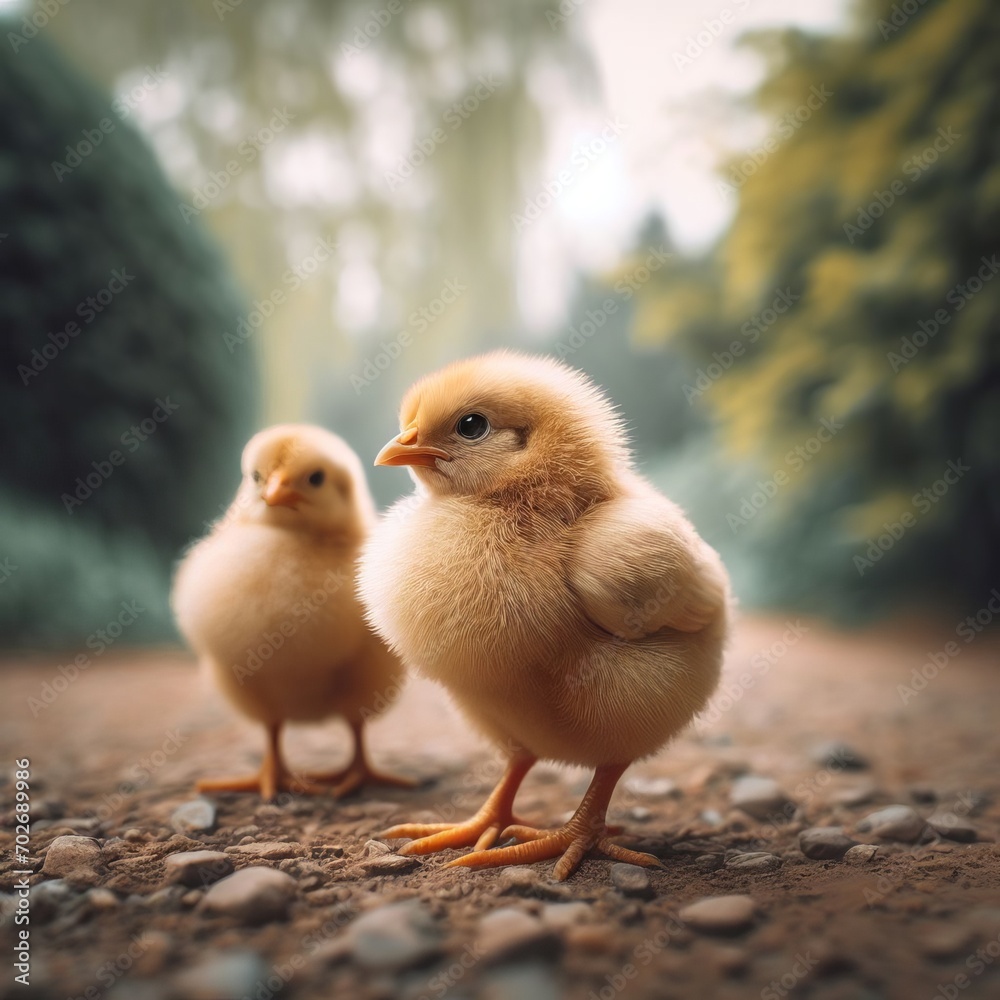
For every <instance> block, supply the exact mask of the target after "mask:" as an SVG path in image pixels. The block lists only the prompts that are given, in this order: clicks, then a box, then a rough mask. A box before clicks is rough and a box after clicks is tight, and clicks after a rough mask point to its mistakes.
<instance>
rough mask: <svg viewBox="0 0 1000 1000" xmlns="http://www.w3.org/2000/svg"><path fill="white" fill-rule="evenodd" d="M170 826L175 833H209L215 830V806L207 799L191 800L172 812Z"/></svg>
mask: <svg viewBox="0 0 1000 1000" xmlns="http://www.w3.org/2000/svg"><path fill="white" fill-rule="evenodd" d="M170 824H171V826H173V828H174V830H176V831H177V833H185V834H190V833H211V832H212V831H213V830H214V829H215V806H214V805H213V804H212V803H211V802H210V801H209V800H208V799H191V801H190V802H185V803H183V804H182V805H179V806H178V807H177V808H176V809H175V810H174V811H173V813H172V814H171V816H170ZM125 838H126V840H127V839H128V833H126V834H125Z"/></svg>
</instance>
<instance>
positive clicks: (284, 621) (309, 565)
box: [173, 425, 402, 798]
mask: <svg viewBox="0 0 1000 1000" xmlns="http://www.w3.org/2000/svg"><path fill="white" fill-rule="evenodd" d="M243 464H244V480H243V483H242V484H241V486H240V490H239V492H238V493H237V496H236V499H235V500H234V501H233V504H232V505H231V507H230V508H229V510H228V511H227V512H226V514H225V515H224V516H223V517H222V518H221V519H220V521H219V522H218V524H216V525H215V527H214V528H213V530H212V531H211V533H210V534H209V535H208V536H207V537H206V538H204V539H203V540H202V541H200V542H199V543H197V544H196V545H195V546H194V547H193V548H192V549H191V550H190V551H189V552H188V554H187V556H186V557H185V559H184V561H183V562H182V564H181V566H180V567H179V569H178V572H177V576H176V580H175V584H174V591H173V607H174V612H175V615H176V618H177V623H178V626H179V628H180V630H181V633H182V634H183V635H184V637H185V639H186V640H187V641H188V643H189V644H190V646H191V648H192V649H193V650H194V651H195V652H196V654H197V655H198V657H199V660H200V662H201V664H202V666H203V667H204V668H206V669H208V670H209V671H210V672H211V675H212V677H213V679H214V680H215V682H216V683H217V684H218V685H219V687H220V688H221V690H222V691H223V693H224V694H225V695H226V696H227V697H228V698H229V700H230V701H231V702H232V703H233V704H234V705H235V706H236V707H237V708H238V709H239V710H240V711H241V712H243V713H244V714H245V715H246V716H248V717H249V718H251V719H254V720H256V721H257V722H260V723H261V724H263V725H264V726H265V727H266V729H267V731H268V734H269V743H268V747H267V754H266V756H265V762H264V767H263V768H262V772H261V774H260V775H257V776H251V777H250V778H246V779H243V778H239V779H218V780H215V779H211V780H207V781H203V782H201V783H200V784H199V787H200V788H201V789H202V790H206V791H212V790H214V791H226V790H250V789H252V788H255V787H259V788H260V790H261V792H262V793H263V794H264V795H265V797H268V798H270V797H272V796H273V794H274V793H275V791H277V790H278V789H281V788H286V789H292V788H294V790H298V791H318V790H319V787H318V786H317V784H316V783H317V782H318V781H320V780H323V779H327V780H329V781H331V782H333V783H335V784H336V786H337V787H336V788H335V789H333V790H334V792H338V791H339V792H340V793H345V792H346V791H350V790H352V789H353V788H355V787H357V785H358V784H360V783H361V782H362V781H363V780H365V779H367V778H370V777H373V776H375V775H374V772H372V771H371V769H370V768H369V767H368V764H367V761H366V760H365V757H364V751H363V745H362V742H361V739H362V727H363V723H364V721H365V720H366V718H367V717H368V716H369V715H373V714H375V713H376V712H377V711H380V710H381V709H382V708H384V707H385V706H386V705H387V704H388V703H389V702H390V701H391V699H392V696H393V694H394V693H395V690H396V688H397V686H398V683H399V680H400V678H401V676H402V664H401V662H400V660H399V658H398V657H397V656H396V655H395V654H393V653H392V652H390V650H389V649H388V648H387V647H386V645H385V644H384V643H383V642H382V641H381V640H380V639H379V637H378V636H377V635H375V634H374V633H373V632H372V631H371V629H370V628H369V627H368V626H367V624H366V623H365V621H364V617H363V612H362V609H361V606H360V604H359V602H358V599H357V596H356V594H355V584H356V575H357V559H358V554H359V552H360V548H361V545H362V544H363V542H364V540H365V538H366V537H367V534H368V532H369V530H370V529H371V527H372V525H373V524H374V523H375V512H374V506H373V504H372V501H371V497H370V495H369V493H368V489H367V485H366V483H365V480H364V474H363V472H362V469H361V465H360V462H359V460H358V459H357V456H356V455H355V454H354V453H353V452H352V451H351V450H350V448H349V447H348V446H347V445H346V444H345V443H344V442H343V441H341V440H340V439H339V438H337V437H336V436H335V435H333V434H330V433H329V432H327V431H324V430H322V429H321V428H317V427H310V426H304V425H284V426H279V427H274V428H270V429H269V430H266V431H262V432H261V433H260V434H258V435H257V436H256V437H255V438H253V439H252V440H251V442H250V443H249V444H248V445H247V448H246V450H245V452H244V461H243ZM332 715H339V716H341V717H342V718H344V719H345V720H346V721H347V722H348V723H349V725H350V726H351V728H352V729H353V731H354V734H355V759H354V761H352V764H351V766H350V767H349V768H347V769H346V770H345V771H340V772H336V773H334V774H330V775H315V776H313V778H312V780H308V779H293V778H292V776H291V775H290V773H289V772H288V771H287V770H286V769H285V767H284V763H283V761H282V758H281V752H280V746H279V742H278V741H279V736H280V730H281V727H282V726H283V725H284V724H285V723H287V722H317V721H320V720H322V719H325V718H328V717H330V716H332Z"/></svg>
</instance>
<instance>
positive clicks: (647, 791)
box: [623, 774, 681, 799]
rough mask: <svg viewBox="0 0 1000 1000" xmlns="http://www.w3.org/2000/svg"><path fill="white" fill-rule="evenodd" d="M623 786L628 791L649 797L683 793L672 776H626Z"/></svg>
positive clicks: (663, 797) (664, 796) (666, 796)
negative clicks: (671, 778) (672, 779)
mask: <svg viewBox="0 0 1000 1000" xmlns="http://www.w3.org/2000/svg"><path fill="white" fill-rule="evenodd" d="M623 787H624V789H625V791H626V792H631V793H632V794H633V795H642V796H644V797H645V798H648V799H666V798H669V797H670V796H671V795H680V794H681V790H680V789H679V788H678V787H677V783H676V782H674V781H671V780H670V778H647V777H644V776H643V775H641V774H636V775H634V776H633V777H631V778H626V779H625V782H624V785H623Z"/></svg>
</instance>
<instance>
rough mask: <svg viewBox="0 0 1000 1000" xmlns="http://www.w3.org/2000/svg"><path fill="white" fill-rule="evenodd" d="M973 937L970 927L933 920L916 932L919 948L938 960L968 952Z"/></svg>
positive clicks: (942, 960)
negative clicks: (933, 921)
mask: <svg viewBox="0 0 1000 1000" xmlns="http://www.w3.org/2000/svg"><path fill="white" fill-rule="evenodd" d="M974 938H975V934H974V932H973V931H972V929H971V928H969V927H964V926H962V925H961V924H951V923H942V922H935V923H930V924H926V925H925V926H924V927H922V928H920V930H919V931H918V932H917V943H918V944H919V945H920V950H921V951H922V952H923V953H924V954H925V955H926V956H927V957H928V958H932V959H934V960H935V961H938V962H944V961H947V960H948V959H951V958H960V957H961V956H963V955H966V954H968V952H969V950H970V949H971V948H972V945H973V941H974Z"/></svg>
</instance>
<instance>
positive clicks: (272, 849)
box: [226, 840, 309, 861]
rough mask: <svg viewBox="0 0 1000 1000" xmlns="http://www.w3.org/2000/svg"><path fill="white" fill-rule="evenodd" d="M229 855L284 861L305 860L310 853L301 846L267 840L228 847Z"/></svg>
mask: <svg viewBox="0 0 1000 1000" xmlns="http://www.w3.org/2000/svg"><path fill="white" fill-rule="evenodd" d="M226 853H227V854H238V855H240V857H244V858H253V859H254V860H255V861H284V860H285V859H286V858H304V857H306V855H308V853H309V852H308V851H307V850H306V849H305V848H304V847H303V846H302V845H301V844H286V843H284V842H283V841H280V840H265V841H260V842H257V843H251V844H237V845H236V846H235V847H227V848H226Z"/></svg>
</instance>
